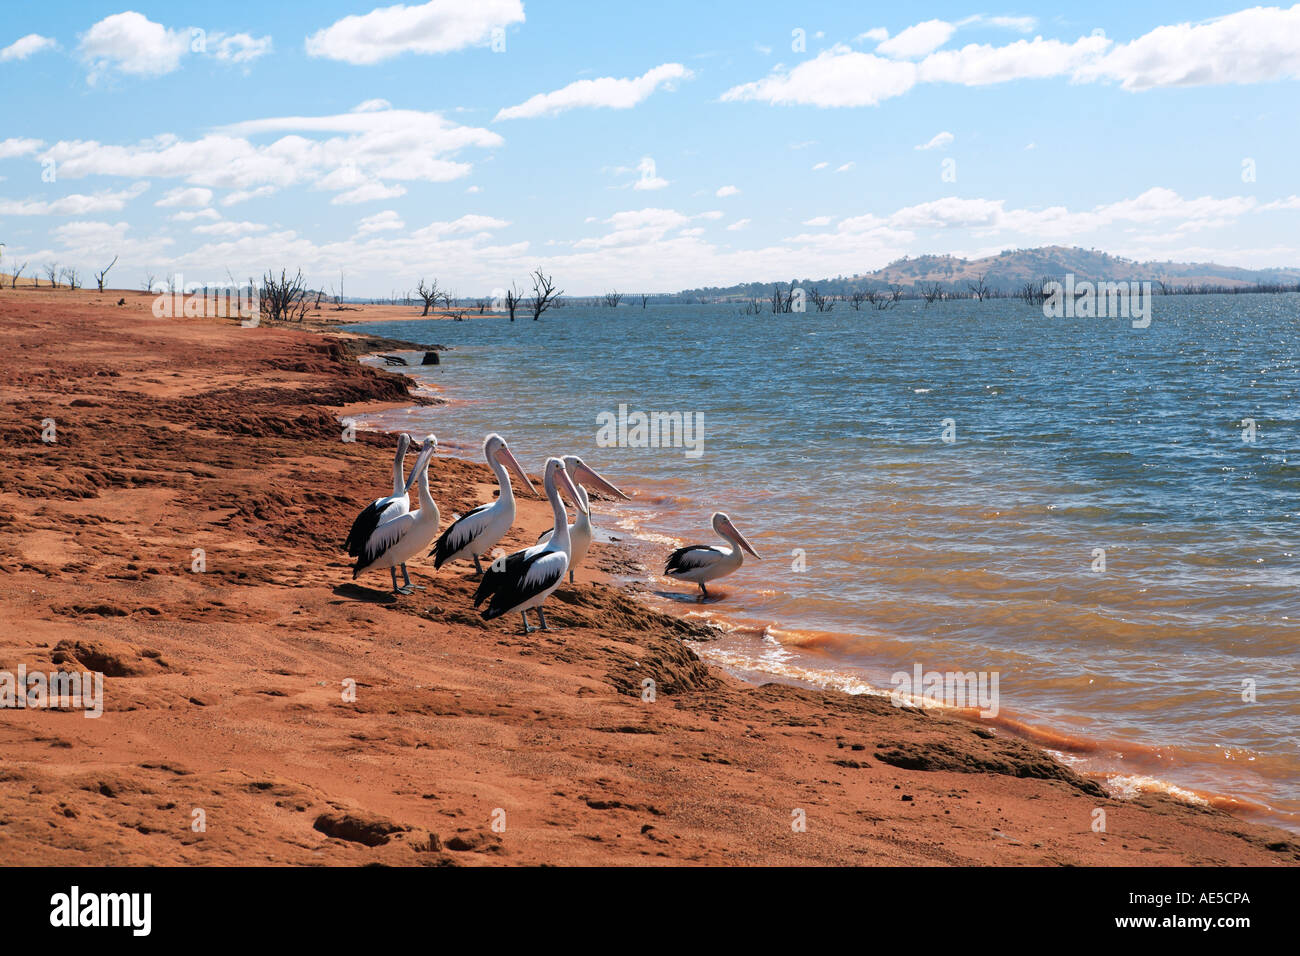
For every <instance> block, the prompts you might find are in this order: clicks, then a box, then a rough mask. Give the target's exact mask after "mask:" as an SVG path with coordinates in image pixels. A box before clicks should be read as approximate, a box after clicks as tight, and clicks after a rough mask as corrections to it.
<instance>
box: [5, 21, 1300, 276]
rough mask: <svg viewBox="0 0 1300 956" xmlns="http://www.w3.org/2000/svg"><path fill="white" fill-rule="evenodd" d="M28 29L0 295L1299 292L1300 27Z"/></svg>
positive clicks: (703, 24)
mask: <svg viewBox="0 0 1300 956" xmlns="http://www.w3.org/2000/svg"><path fill="white" fill-rule="evenodd" d="M977 2H978V0H971V2H966V3H928V4H924V3H922V4H907V5H902V4H885V3H844V2H839V3H819V2H815V0H806V2H799V3H767V2H761V0H751V2H717V3H708V4H702V3H699V2H697V0H692V2H678V0H659V2H656V3H654V4H649V5H642V4H637V5H631V4H617V3H609V2H607V0H605V2H598V0H593V2H586V0H583V2H559V0H556V2H550V3H543V2H528V3H524V2H521V0H434V2H431V3H426V4H410V5H398V6H380V7H373V6H371V5H370V4H367V3H348V2H336V0H317V2H313V3H311V4H305V3H274V4H273V3H265V2H261V3H243V2H225V3H221V4H212V3H187V2H183V0H182V2H176V0H169V2H166V3H144V4H138V5H135V6H132V7H130V8H126V7H122V6H121V5H120V4H115V3H89V2H60V0H49V2H44V3H40V4H33V3H25V4H22V5H16V4H7V5H6V11H5V17H4V19H3V20H0V91H3V96H2V97H0V100H2V101H3V102H4V104H5V109H4V111H3V119H0V243H3V244H4V246H3V248H2V249H0V255H3V258H2V259H0V271H6V267H9V268H10V269H11V268H12V267H13V266H14V265H20V264H22V263H23V262H28V263H29V265H28V269H27V272H26V273H25V274H26V275H30V274H31V273H32V272H34V271H40V270H41V267H42V266H44V264H46V263H50V262H57V263H60V264H62V265H71V266H74V267H76V268H78V269H80V271H81V272H82V274H83V276H88V275H89V274H90V273H92V272H93V271H95V270H98V269H100V268H102V267H103V266H105V265H107V264H108V262H109V261H110V260H111V259H112V258H113V257H114V256H117V257H118V262H117V264H116V266H114V268H113V271H112V272H111V273H110V274H109V282H108V284H109V285H110V286H117V287H123V288H142V287H143V286H144V284H145V282H146V279H147V277H148V276H154V277H155V279H157V280H159V281H160V280H161V279H162V277H164V276H169V275H173V274H180V275H181V276H183V277H184V281H185V282H186V283H192V282H213V283H216V282H221V281H224V280H226V278H227V277H228V276H233V277H236V278H238V279H243V278H245V277H248V276H252V275H257V276H260V275H261V274H262V273H263V272H265V271H266V270H268V269H275V270H277V271H278V270H279V269H280V268H282V267H283V268H287V269H289V271H290V272H293V271H294V270H296V269H298V268H301V269H302V270H303V272H304V274H305V276H306V277H307V280H308V282H309V284H311V285H312V286H313V287H321V288H336V287H337V286H338V285H339V284H340V281H341V282H342V285H343V289H344V292H345V293H346V294H347V295H349V296H387V295H389V294H392V293H394V292H395V293H397V294H401V293H403V292H404V291H405V290H408V289H412V288H414V286H415V285H416V283H417V281H418V280H419V279H420V278H421V277H423V278H426V279H433V278H436V279H437V280H438V281H439V283H440V284H441V285H442V286H444V287H447V288H450V289H451V290H452V291H454V292H456V293H457V294H459V295H462V296H467V297H468V296H485V295H490V294H493V292H494V291H495V290H499V289H500V288H502V287H504V286H506V285H508V284H509V283H510V282H511V281H512V280H513V281H516V282H519V283H520V284H521V285H522V284H524V280H525V279H526V276H527V274H528V272H529V271H530V270H532V269H534V268H542V269H543V270H544V271H546V272H548V273H550V274H553V275H554V277H555V279H556V282H557V283H558V285H559V286H561V287H562V288H564V289H565V291H567V292H568V293H569V294H575V295H588V294H595V293H600V292H604V291H606V290H609V289H619V290H621V291H624V292H640V291H646V292H671V291H676V290H679V289H685V288H694V287H699V286H707V285H729V284H733V283H736V282H742V281H773V280H777V279H789V278H794V277H798V278H823V277H831V276H838V275H855V274H859V273H863V272H867V271H870V270H872V269H876V268H879V267H880V266H883V265H885V264H887V263H889V262H891V261H893V260H895V259H898V258H901V257H903V256H916V255H921V254H927V253H936V254H945V253H951V254H954V255H959V256H967V257H975V256H981V255H988V254H992V253H996V252H999V251H1001V250H1003V249H1011V248H1021V247H1032V246H1040V245H1049V244H1061V245H1078V246H1083V247H1086V248H1096V249H1100V250H1104V251H1106V252H1110V253H1113V254H1115V255H1121V256H1126V257H1130V258H1134V259H1143V260H1145V259H1161V260H1163V259H1174V260H1179V261H1215V262H1219V263H1225V264H1232V265H1241V266H1248V267H1255V268H1262V267H1271V266H1291V267H1295V266H1300V162H1297V160H1296V156H1297V154H1298V153H1300V121H1298V120H1297V109H1296V104H1297V102H1300V82H1298V81H1300V4H1298V5H1296V6H1291V7H1272V6H1260V7H1245V6H1243V5H1242V4H1241V3H1240V0H1238V2H1235V3H1232V2H1230V3H1214V2H1201V0H1184V2H1178V3H1143V4H1136V3H1131V2H1124V3H1117V2H1108V0H1100V2H1093V3H1088V4H1077V5H1073V6H1074V8H1073V9H1072V10H1071V11H1070V12H1066V13H1062V12H1059V6H1060V5H1057V4H1053V5H1047V6H1041V5H1038V4H1023V5H1016V6H1009V7H997V8H984V7H980V6H977V5H973V4H975V3H977Z"/></svg>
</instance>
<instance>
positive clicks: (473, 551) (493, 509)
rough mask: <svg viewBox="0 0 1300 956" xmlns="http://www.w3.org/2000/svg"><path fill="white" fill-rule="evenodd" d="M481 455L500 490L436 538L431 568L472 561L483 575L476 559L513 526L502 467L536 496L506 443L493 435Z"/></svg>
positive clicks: (511, 495)
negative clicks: (496, 494) (495, 497)
mask: <svg viewBox="0 0 1300 956" xmlns="http://www.w3.org/2000/svg"><path fill="white" fill-rule="evenodd" d="M483 455H484V456H485V457H486V458H487V463H488V465H490V466H491V468H492V472H493V473H494V474H495V475H496V476H497V486H498V487H499V488H500V489H501V491H500V494H499V495H498V496H497V500H496V501H494V502H492V503H491V504H488V505H479V506H478V507H477V508H475V509H474V510H473V511H471V512H469V513H468V514H466V515H462V516H461V517H460V518H458V519H456V520H455V521H453V522H452V523H451V524H450V525H448V526H447V530H446V531H444V532H443V533H442V534H441V535H440V536H439V538H438V543H437V544H436V545H434V548H433V550H432V551H430V552H429V553H430V554H431V555H433V566H434V567H435V568H441V567H442V566H443V565H444V564H447V563H448V562H450V561H455V560H457V559H458V558H473V559H474V570H475V571H476V572H477V573H478V574H482V573H483V565H481V564H480V563H479V560H478V559H479V556H480V555H484V554H487V553H488V552H489V551H490V550H491V549H492V546H493V545H494V544H496V543H497V542H498V541H500V540H501V537H502V536H503V535H504V534H505V533H506V532H507V531H509V530H510V526H511V525H512V524H514V523H515V493H514V490H513V489H511V487H510V475H509V474H507V473H506V468H505V466H506V465H509V466H510V467H511V468H513V469H514V472H515V474H516V475H518V476H519V480H520V481H522V482H523V483H524V484H525V485H527V486H528V490H529V491H531V492H532V493H533V494H537V489H536V488H534V487H533V483H532V482H531V481H529V480H528V476H527V475H526V474H524V469H523V467H522V466H521V465H520V464H519V462H518V460H517V459H516V458H515V456H514V455H513V454H511V452H510V448H509V446H507V445H506V440H505V439H504V438H502V437H501V436H500V435H498V434H496V433H495V432H493V433H492V434H490V435H488V436H487V438H485V439H484V440H483Z"/></svg>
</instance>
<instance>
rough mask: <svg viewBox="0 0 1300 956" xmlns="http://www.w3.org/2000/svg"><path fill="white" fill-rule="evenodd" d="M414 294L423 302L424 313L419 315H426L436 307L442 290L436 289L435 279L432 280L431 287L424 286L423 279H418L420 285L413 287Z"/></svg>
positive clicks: (436, 282)
mask: <svg viewBox="0 0 1300 956" xmlns="http://www.w3.org/2000/svg"><path fill="white" fill-rule="evenodd" d="M415 294H416V295H418V296H419V297H420V298H421V299H423V300H424V311H423V312H421V313H420V315H428V314H429V310H430V309H432V308H433V307H434V306H436V305H437V304H438V300H439V299H441V298H442V296H443V293H442V290H441V289H439V288H438V280H437V279H434V280H433V285H431V286H430V285H426V284H425V282H424V279H423V277H421V279H420V284H419V285H417V286H416V287H415Z"/></svg>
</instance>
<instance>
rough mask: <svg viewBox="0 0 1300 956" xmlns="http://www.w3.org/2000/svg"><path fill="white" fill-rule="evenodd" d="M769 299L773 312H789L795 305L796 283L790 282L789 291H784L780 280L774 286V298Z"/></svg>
mask: <svg viewBox="0 0 1300 956" xmlns="http://www.w3.org/2000/svg"><path fill="white" fill-rule="evenodd" d="M769 301H770V302H771V304H772V312H773V313H778V312H789V311H790V310H791V309H792V308H793V307H794V283H793V282H791V283H790V291H789V292H782V291H781V284H780V283H779V282H778V283H777V284H776V285H774V286H772V298H771V299H770V300H769Z"/></svg>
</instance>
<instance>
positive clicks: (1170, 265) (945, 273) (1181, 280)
mask: <svg viewBox="0 0 1300 956" xmlns="http://www.w3.org/2000/svg"><path fill="white" fill-rule="evenodd" d="M1067 273H1072V274H1073V275H1074V276H1075V277H1076V278H1077V279H1080V280H1084V279H1087V280H1089V281H1093V282H1096V281H1102V280H1105V281H1110V282H1122V281H1125V280H1130V279H1137V280H1143V279H1146V280H1150V281H1152V282H1163V283H1165V284H1166V285H1167V286H1170V287H1174V288H1183V287H1188V286H1191V287H1199V286H1216V287H1217V286H1222V287H1226V288H1238V287H1244V286H1255V285H1295V284H1297V283H1300V268H1295V269H1241V268H1238V267H1236V266H1221V265H1218V264H1216V263H1213V262H1137V261H1135V260H1133V259H1125V258H1123V257H1121V256H1112V255H1109V254H1107V253H1105V252H1098V251H1097V250H1095V249H1080V248H1077V247H1066V246H1042V247H1040V248H1038V249H1008V250H1006V251H1003V252H1000V253H998V254H997V255H995V256H986V257H985V258H983V259H960V258H958V257H956V256H917V257H916V258H911V257H904V258H902V259H899V260H897V261H895V262H891V263H890V264H889V265H887V266H885V267H884V268H883V269H877V270H876V271H875V272H867V273H863V274H860V275H854V276H836V277H835V278H825V279H796V280H795V282H796V283H797V284H798V285H800V286H802V287H804V288H816V289H818V291H820V292H822V293H823V294H826V295H845V294H847V293H850V292H854V291H857V290H864V291H866V290H871V289H886V288H889V287H891V286H896V285H898V286H903V287H904V290H905V292H907V293H911V292H915V291H917V290H918V289H919V288H921V287H922V286H928V285H932V284H934V283H938V284H939V285H941V286H943V288H944V289H945V290H953V289H956V290H959V291H962V292H965V291H966V283H967V282H973V281H976V280H979V279H980V278H983V280H984V282H985V283H986V284H987V285H988V286H989V287H990V288H991V289H995V290H997V291H999V292H1007V293H1009V292H1014V291H1016V290H1018V289H1020V288H1021V287H1022V286H1023V285H1024V284H1025V283H1026V282H1033V281H1035V280H1038V279H1042V278H1045V277H1046V278H1054V279H1060V278H1062V277H1064V276H1065V275H1066V274H1067ZM777 281H778V280H777V279H775V278H774V279H771V280H769V281H767V282H750V283H743V284H740V285H734V286H727V287H712V288H703V289H687V290H684V291H683V292H681V293H680V295H683V296H694V297H698V298H732V297H735V298H756V297H761V296H766V295H768V294H769V293H770V292H771V291H772V286H773V285H774V284H776V282H777ZM779 281H780V282H781V284H782V285H783V286H784V285H786V284H787V283H788V282H789V280H788V279H781V280H779Z"/></svg>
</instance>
